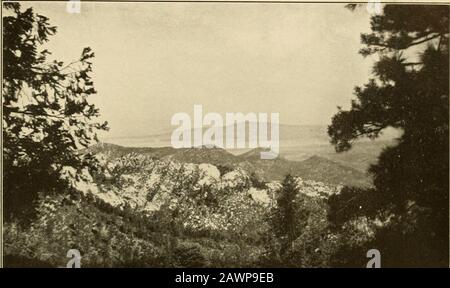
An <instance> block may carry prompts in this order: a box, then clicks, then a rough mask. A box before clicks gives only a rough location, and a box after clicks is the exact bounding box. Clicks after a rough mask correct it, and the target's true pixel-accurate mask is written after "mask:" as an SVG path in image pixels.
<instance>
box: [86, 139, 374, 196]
mask: <svg viewBox="0 0 450 288" xmlns="http://www.w3.org/2000/svg"><path fill="white" fill-rule="evenodd" d="M88 150H89V151H90V152H93V153H102V154H103V155H106V157H108V158H118V157H121V156H124V155H126V154H129V153H137V154H144V155H147V156H150V157H155V158H157V159H161V160H170V161H176V162H181V163H196V164H200V163H209V164H212V165H215V166H223V167H228V168H233V169H235V168H242V169H244V170H246V171H248V172H249V173H255V174H256V175H258V176H259V177H261V178H262V179H264V180H265V181H274V180H282V179H283V177H284V176H285V175H286V174H291V175H293V176H299V177H301V178H303V179H307V180H314V181H320V182H323V183H326V184H332V185H350V186H358V187H368V186H370V185H371V178H370V176H369V175H367V174H366V173H365V172H362V171H359V170H357V169H354V168H351V167H348V166H345V165H342V164H340V163H337V162H335V161H332V160H329V159H326V158H323V157H320V156H316V155H314V156H311V157H309V158H307V159H305V160H302V161H292V160H288V159H285V158H283V157H281V156H280V157H278V158H277V159H274V160H261V159H260V152H261V151H262V149H261V148H256V149H253V150H250V151H247V152H245V153H242V154H240V155H233V154H231V153H230V152H228V151H226V150H225V149H222V148H217V147H213V148H209V147H200V148H180V149H175V148H171V147H159V148H157V147H123V146H120V145H115V144H109V143H102V144H97V145H95V146H92V147H90V148H88Z"/></svg>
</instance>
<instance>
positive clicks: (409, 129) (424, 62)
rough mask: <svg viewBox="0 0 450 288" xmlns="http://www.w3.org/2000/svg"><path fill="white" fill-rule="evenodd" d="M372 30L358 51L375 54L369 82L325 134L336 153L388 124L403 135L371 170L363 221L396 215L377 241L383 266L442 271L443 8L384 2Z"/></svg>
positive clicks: (445, 186) (445, 162)
mask: <svg viewBox="0 0 450 288" xmlns="http://www.w3.org/2000/svg"><path fill="white" fill-rule="evenodd" d="M371 29H372V33H369V34H362V35H361V40H362V43H363V44H364V48H363V49H361V51H360V53H361V54H362V55H363V56H367V55H372V54H377V55H378V56H379V60H378V61H377V62H376V63H375V65H374V67H373V75H374V78H373V79H370V80H369V82H368V83H367V84H366V85H365V86H364V87H357V88H356V89H355V95H356V97H357V99H356V100H353V101H352V103H351V104H352V105H351V109H350V110H349V111H344V110H342V109H339V111H338V113H337V114H336V115H335V116H334V117H333V119H332V124H331V125H330V126H329V127H328V133H329V135H330V136H331V142H332V143H333V144H334V145H335V147H336V150H337V151H338V152H341V151H345V150H348V149H350V148H351V143H352V141H354V140H355V139H357V138H359V137H362V136H368V137H371V138H376V137H378V136H379V134H380V133H382V131H383V129H385V128H386V127H395V128H398V129H400V130H402V131H403V134H402V136H401V137H400V139H399V142H398V145H397V146H395V147H391V148H387V149H385V150H384V151H383V152H382V153H381V155H380V157H379V160H378V163H377V164H376V165H373V166H372V167H371V168H370V170H369V171H370V172H371V173H372V174H373V176H374V184H375V188H376V189H375V191H371V194H370V196H369V197H370V198H372V199H373V201H366V200H364V202H369V203H372V204H371V205H372V206H375V205H376V207H370V209H368V210H367V211H368V212H367V214H369V216H372V217H376V216H378V217H379V216H380V215H390V216H394V218H391V225H389V226H388V227H386V228H385V229H384V230H383V231H380V233H379V234H378V237H377V244H378V245H380V247H383V249H384V252H383V251H381V253H382V255H383V256H384V261H383V263H385V265H390V266H406V265H408V266H446V267H448V235H449V231H448V226H449V225H448V221H449V217H448V215H449V208H448V203H449V200H448V194H449V187H448V179H449V178H448V176H449V174H448V169H449V166H448V164H449V163H448V161H449V155H448V152H449V151H448V149H449V142H448V137H449V134H448V123H449V109H448V107H449V102H448V101H449V54H448V43H449V7H448V6H439V5H426V6H425V5H386V6H385V7H384V9H383V14H382V15H377V16H373V17H372V18H371ZM358 197H359V196H357V195H355V197H354V198H358ZM363 197H365V198H367V196H366V195H364V196H363ZM355 201H359V200H355ZM369 211H370V212H369ZM347 212H348V213H349V211H347ZM353 212H354V214H358V213H360V212H358V211H356V210H355V211H353ZM372 212H373V213H372Z"/></svg>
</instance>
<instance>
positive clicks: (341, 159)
mask: <svg viewBox="0 0 450 288" xmlns="http://www.w3.org/2000/svg"><path fill="white" fill-rule="evenodd" d="M279 128H280V155H281V156H282V157H283V158H284V159H286V160H291V161H303V160H306V159H308V158H310V157H313V156H319V157H321V158H325V159H328V160H331V161H333V162H335V163H337V164H341V165H343V166H346V167H350V168H353V169H356V170H358V171H360V172H363V173H365V171H367V168H369V166H370V165H371V164H374V163H376V161H377V158H378V155H379V154H380V153H381V151H382V150H383V149H384V148H386V147H387V146H390V145H393V144H395V142H396V140H395V139H396V138H397V137H398V136H399V135H400V133H399V132H398V131H396V130H394V129H385V131H383V134H382V135H381V137H379V138H377V139H376V140H369V139H361V140H358V141H356V142H355V144H354V145H353V148H352V149H351V150H350V151H348V152H344V153H336V152H335V150H334V147H333V146H332V145H331V144H330V137H329V136H328V134H327V126H325V125H286V124H280V126H279ZM205 129H206V128H204V130H205ZM223 129H224V131H225V129H226V127H224V128H223ZM191 133H194V130H193V129H192V130H191ZM171 134H172V131H171V130H170V129H166V132H161V133H159V134H152V135H144V136H126V137H114V138H105V139H103V141H105V142H107V143H114V144H117V145H120V146H124V147H122V149H120V150H121V151H122V152H123V151H128V150H127V147H136V148H130V149H131V150H132V151H138V153H146V154H154V156H156V157H163V156H166V155H172V154H175V152H176V151H174V149H172V148H170V147H171V143H170V137H171ZM235 136H236V134H235ZM138 147H141V148H138ZM158 147H164V148H158ZM154 148H157V149H154ZM130 149H129V150H130ZM131 150H130V151H131ZM177 152H178V153H176V154H177V155H176V156H174V157H175V158H177V157H178V158H180V159H181V160H183V159H191V160H192V159H193V160H195V159H202V158H201V157H203V156H202V155H197V154H198V151H196V150H189V149H188V150H186V149H184V150H183V149H181V150H178V151H177ZM224 152H229V153H227V155H224V154H225V153H224ZM246 152H248V153H250V154H244V153H246ZM216 153H218V154H220V155H221V156H220V157H219V156H215V155H209V156H208V157H207V158H208V160H209V161H212V160H211V159H214V158H215V157H218V158H220V159H221V162H223V159H227V161H225V162H232V161H235V160H233V159H235V158H233V157H231V155H228V154H230V153H231V154H233V155H235V156H242V157H249V156H250V155H252V153H253V154H254V155H256V156H258V157H259V153H258V151H257V150H251V149H227V150H226V151H220V152H219V151H218V150H215V153H213V154H216ZM192 155H196V156H195V157H194V156H192ZM198 157H200V158H198ZM242 157H240V158H242ZM247 160H248V159H247Z"/></svg>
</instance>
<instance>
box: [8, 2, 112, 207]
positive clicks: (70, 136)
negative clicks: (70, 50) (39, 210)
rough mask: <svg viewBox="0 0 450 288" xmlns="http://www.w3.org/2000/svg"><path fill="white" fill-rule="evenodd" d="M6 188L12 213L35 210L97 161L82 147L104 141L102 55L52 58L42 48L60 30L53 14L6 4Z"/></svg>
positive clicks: (86, 50) (87, 53)
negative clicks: (97, 63) (96, 80)
mask: <svg viewBox="0 0 450 288" xmlns="http://www.w3.org/2000/svg"><path fill="white" fill-rule="evenodd" d="M3 5H4V6H3V7H4V12H5V13H4V15H5V16H4V17H3V19H2V20H3V87H2V89H3V91H2V92H3V93H2V101H3V188H4V201H5V205H4V206H5V214H6V216H8V215H9V216H12V215H13V214H14V213H16V212H24V211H27V209H26V208H30V207H31V205H30V204H32V203H33V200H35V199H36V197H37V193H38V192H61V191H63V190H64V189H67V188H68V187H70V184H71V183H73V181H74V180H77V179H79V178H80V177H83V176H82V175H83V173H82V172H83V171H84V169H86V168H88V167H91V166H92V165H94V164H95V161H94V159H93V158H92V157H90V156H89V155H82V154H81V153H79V152H78V151H79V149H80V148H83V147H86V146H88V145H89V144H90V143H92V142H93V141H96V140H97V136H96V131H98V130H105V129H107V123H98V122H95V121H94V118H95V117H97V116H99V111H98V109H97V108H96V107H95V106H94V105H92V104H89V102H88V100H87V98H88V97H89V96H90V95H92V94H95V93H96V91H95V89H94V86H93V82H92V79H91V77H90V75H89V74H90V73H91V72H92V62H91V59H92V58H93V57H94V53H93V52H92V51H91V49H90V48H84V49H83V51H82V53H81V56H80V58H79V59H77V60H76V61H73V62H71V63H69V64H64V63H63V62H61V61H56V60H54V61H49V60H48V58H49V55H51V53H50V52H49V51H47V50H42V49H40V46H41V45H42V44H44V43H45V42H47V41H48V40H49V36H51V35H54V34H55V33H56V27H55V26H51V25H50V24H49V22H48V21H49V19H48V18H47V17H45V16H42V15H39V14H36V13H34V11H33V9H32V8H28V9H26V10H25V11H22V10H23V9H21V6H20V4H18V3H4V4H3Z"/></svg>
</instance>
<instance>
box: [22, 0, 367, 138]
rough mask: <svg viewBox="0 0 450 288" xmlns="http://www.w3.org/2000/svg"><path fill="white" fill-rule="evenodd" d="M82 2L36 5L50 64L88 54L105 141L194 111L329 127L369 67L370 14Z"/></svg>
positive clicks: (333, 7)
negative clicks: (264, 115)
mask: <svg viewBox="0 0 450 288" xmlns="http://www.w3.org/2000/svg"><path fill="white" fill-rule="evenodd" d="M81 3H82V7H81V14H69V13H67V12H66V8H65V7H66V3H64V2H60V3H48V2H47V3H46V2H42V3H34V4H32V5H33V7H35V11H36V12H38V13H41V14H43V15H46V16H48V17H49V18H50V20H51V23H52V24H54V25H56V26H58V33H57V35H55V36H54V37H52V38H51V40H50V42H49V44H48V47H49V49H50V51H52V52H53V56H54V57H55V58H57V59H59V60H64V61H71V60H74V59H76V58H77V57H79V55H80V53H81V50H82V48H83V47H86V46H90V47H91V48H92V49H93V50H94V52H95V54H96V57H95V59H94V66H93V69H94V72H93V78H94V83H95V86H96V89H97V90H98V95H95V96H93V97H92V101H93V102H94V103H96V104H97V105H98V107H99V108H100V109H101V114H102V118H103V119H104V120H108V121H109V123H110V127H111V130H110V132H109V136H110V137H116V136H131V135H146V134H151V133H155V132H157V131H159V130H161V129H167V128H169V127H170V119H171V116H172V115H173V114H174V113H176V112H188V113H190V114H192V113H193V105H194V104H202V105H203V109H204V112H205V113H206V112H219V113H221V114H222V115H225V112H244V113H246V112H279V113H280V122H281V123H286V124H328V123H329V122H330V118H331V116H332V115H333V114H334V113H335V112H336V106H338V105H339V106H343V107H348V104H349V101H350V99H351V98H352V97H353V87H354V86H355V85H361V84H363V83H365V82H367V79H368V77H369V76H370V71H371V65H372V63H373V62H372V61H373V59H370V58H367V59H364V58H363V57H362V56H361V55H359V54H357V52H358V50H359V49H360V48H361V44H360V33H361V32H367V31H369V16H370V15H369V14H368V13H367V12H366V10H365V9H360V10H358V11H356V12H351V11H349V10H347V9H345V8H344V5H343V4H254V3H253V4H242V3H241V4H236V3H235V4H229V3H222V4H217V3H190V4H189V3H85V2H83V1H81ZM24 6H26V5H24Z"/></svg>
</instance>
